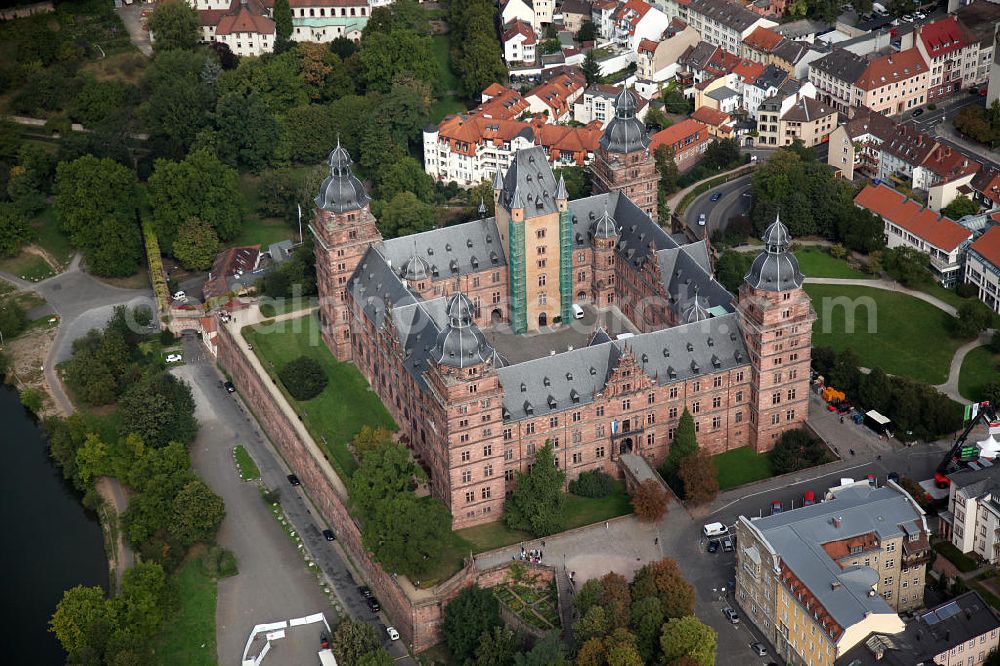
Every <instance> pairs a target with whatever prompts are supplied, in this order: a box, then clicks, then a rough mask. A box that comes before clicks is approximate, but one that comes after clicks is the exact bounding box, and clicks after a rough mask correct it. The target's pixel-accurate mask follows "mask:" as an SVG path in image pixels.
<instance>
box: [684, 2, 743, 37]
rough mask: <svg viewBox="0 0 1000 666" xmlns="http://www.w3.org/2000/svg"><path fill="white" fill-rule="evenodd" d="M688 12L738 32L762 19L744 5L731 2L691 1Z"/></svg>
mask: <svg viewBox="0 0 1000 666" xmlns="http://www.w3.org/2000/svg"><path fill="white" fill-rule="evenodd" d="M688 11H689V12H697V13H698V14H701V15H702V16H706V17H708V18H711V19H714V20H716V21H718V22H719V23H721V24H722V25H724V26H726V27H727V28H730V29H731V30H736V31H738V32H743V31H744V30H746V29H747V28H749V27H750V26H752V25H753V24H754V23H755V22H757V21H758V20H759V19H760V18H761V17H760V16H758V15H757V14H754V13H753V12H752V11H750V10H749V9H746V8H745V7H743V5H738V4H736V3H735V2H729V0H691V1H690V3H689V4H688Z"/></svg>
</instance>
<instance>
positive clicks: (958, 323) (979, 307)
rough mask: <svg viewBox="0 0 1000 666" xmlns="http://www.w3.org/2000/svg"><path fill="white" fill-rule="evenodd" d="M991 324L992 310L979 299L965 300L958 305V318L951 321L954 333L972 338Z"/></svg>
mask: <svg viewBox="0 0 1000 666" xmlns="http://www.w3.org/2000/svg"><path fill="white" fill-rule="evenodd" d="M992 325H993V311H992V310H990V309H989V308H988V307H986V304H985V303H983V302H982V301H979V300H967V301H965V302H964V303H962V304H961V305H959V306H958V318H956V319H955V320H954V322H953V325H952V328H953V329H954V332H955V335H957V336H958V337H960V338H974V337H976V336H978V335H979V334H980V333H982V332H983V331H985V330H986V329H988V328H990V327H991V326H992Z"/></svg>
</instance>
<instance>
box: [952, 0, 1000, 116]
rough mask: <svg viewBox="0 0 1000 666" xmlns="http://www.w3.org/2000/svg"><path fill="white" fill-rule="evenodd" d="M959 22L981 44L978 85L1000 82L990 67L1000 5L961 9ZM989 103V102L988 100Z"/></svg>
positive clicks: (989, 4) (967, 5)
mask: <svg viewBox="0 0 1000 666" xmlns="http://www.w3.org/2000/svg"><path fill="white" fill-rule="evenodd" d="M955 15H956V16H958V22H959V23H961V24H962V26H963V27H964V28H965V30H966V31H967V32H968V33H970V34H971V35H972V38H973V39H975V40H976V42H977V43H978V44H979V59H978V62H977V63H976V76H975V81H976V83H985V82H986V81H988V80H1000V72H997V74H998V76H997V77H996V78H992V79H991V77H990V67H991V66H992V65H993V59H994V55H995V54H996V43H997V39H996V34H995V33H996V29H997V26H998V25H1000V4H998V3H995V2H975V3H972V4H966V5H964V6H962V7H959V8H958V9H957V11H956V14H955ZM988 102H989V100H988Z"/></svg>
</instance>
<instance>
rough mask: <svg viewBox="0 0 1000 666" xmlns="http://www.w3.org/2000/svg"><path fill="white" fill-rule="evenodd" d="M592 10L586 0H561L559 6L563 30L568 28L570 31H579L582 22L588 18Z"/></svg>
mask: <svg viewBox="0 0 1000 666" xmlns="http://www.w3.org/2000/svg"><path fill="white" fill-rule="evenodd" d="M592 11H593V7H592V6H591V4H590V3H589V2H587V1H586V0H563V2H562V4H561V5H560V6H559V13H560V14H562V21H563V30H569V31H570V32H572V33H576V32H579V31H580V28H582V27H583V24H584V22H586V21H589V20H590V16H591V12H592Z"/></svg>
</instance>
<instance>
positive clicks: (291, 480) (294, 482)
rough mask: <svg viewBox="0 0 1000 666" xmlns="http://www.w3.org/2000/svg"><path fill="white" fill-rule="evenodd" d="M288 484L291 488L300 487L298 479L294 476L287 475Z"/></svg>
mask: <svg viewBox="0 0 1000 666" xmlns="http://www.w3.org/2000/svg"><path fill="white" fill-rule="evenodd" d="M288 483H290V484H292V485H293V486H301V485H302V482H301V481H299V477H297V476H295V475H294V474H289V475H288Z"/></svg>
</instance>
